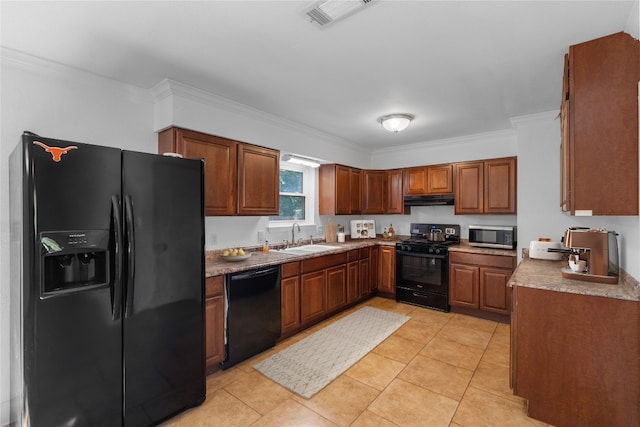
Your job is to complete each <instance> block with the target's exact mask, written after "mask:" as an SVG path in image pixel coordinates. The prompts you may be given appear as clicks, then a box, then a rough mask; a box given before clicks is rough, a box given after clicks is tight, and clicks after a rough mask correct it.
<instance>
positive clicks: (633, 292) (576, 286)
mask: <svg viewBox="0 0 640 427" xmlns="http://www.w3.org/2000/svg"><path fill="white" fill-rule="evenodd" d="M563 267H566V261H551V260H541V259H533V258H529V257H528V256H524V257H523V259H522V262H521V263H520V264H519V265H518V267H517V268H516V271H515V272H514V273H513V275H512V276H511V279H510V280H509V283H508V284H507V285H508V286H511V287H513V286H523V287H527V288H536V289H545V290H549V291H556V292H568V293H574V294H582V295H592V296H600V297H605V298H615V299H623V300H629V301H640V285H639V284H638V281H636V280H635V279H633V277H631V276H629V275H628V274H626V273H625V272H621V273H622V274H621V275H620V280H619V281H618V284H615V285H611V284H606V283H595V282H587V281H583V280H574V279H565V278H564V277H562V273H561V272H560V270H561V269H562V268H563Z"/></svg>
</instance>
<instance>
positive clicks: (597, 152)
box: [560, 33, 640, 215]
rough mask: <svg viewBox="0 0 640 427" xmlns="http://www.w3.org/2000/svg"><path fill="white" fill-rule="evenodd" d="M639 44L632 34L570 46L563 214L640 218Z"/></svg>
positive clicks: (563, 110)
mask: <svg viewBox="0 0 640 427" xmlns="http://www.w3.org/2000/svg"><path fill="white" fill-rule="evenodd" d="M639 63H640V42H638V41H637V40H635V39H633V38H632V37H631V36H630V35H629V34H626V33H616V34H612V35H610V36H606V37H602V38H599V39H595V40H591V41H588V42H585V43H581V44H577V45H574V46H570V48H569V53H568V55H567V56H566V57H565V71H564V80H563V96H562V105H561V113H560V118H561V127H562V133H561V135H562V147H561V181H562V183H561V197H562V200H561V201H560V203H561V206H562V210H563V211H566V212H570V213H571V214H573V215H576V214H583V215H585V214H586V215H589V214H590V215H638V81H639V80H640V66H639V65H638V64H639Z"/></svg>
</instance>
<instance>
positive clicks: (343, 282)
mask: <svg viewBox="0 0 640 427" xmlns="http://www.w3.org/2000/svg"><path fill="white" fill-rule="evenodd" d="M326 275H327V311H333V310H337V309H338V308H341V307H344V306H345V305H347V268H346V267H345V265H344V264H343V265H339V266H336V267H332V268H328V269H327V270H326Z"/></svg>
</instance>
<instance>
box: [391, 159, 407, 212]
mask: <svg viewBox="0 0 640 427" xmlns="http://www.w3.org/2000/svg"><path fill="white" fill-rule="evenodd" d="M402 182H403V178H402V169H392V170H388V171H387V213H388V214H402V213H404V196H403V192H402Z"/></svg>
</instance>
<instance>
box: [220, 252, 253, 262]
mask: <svg viewBox="0 0 640 427" xmlns="http://www.w3.org/2000/svg"><path fill="white" fill-rule="evenodd" d="M250 256H251V253H248V254H244V255H222V254H220V258H222V259H223V260H225V261H229V262H238V261H244V260H246V259H249V257H250Z"/></svg>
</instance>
